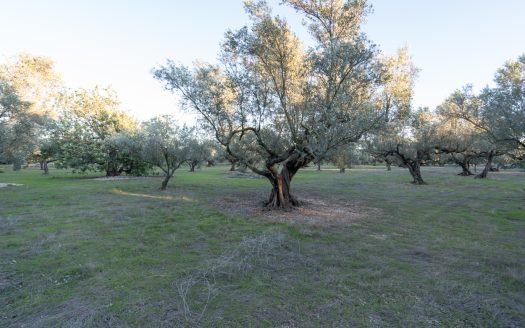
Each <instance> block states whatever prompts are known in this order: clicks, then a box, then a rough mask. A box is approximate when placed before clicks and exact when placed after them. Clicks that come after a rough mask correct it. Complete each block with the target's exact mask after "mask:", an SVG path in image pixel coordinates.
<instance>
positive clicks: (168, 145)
mask: <svg viewBox="0 0 525 328" xmlns="http://www.w3.org/2000/svg"><path fill="white" fill-rule="evenodd" d="M190 135H191V131H190V130H189V129H187V128H179V127H177V125H176V124H175V121H174V120H173V118H172V117H170V116H160V117H156V118H153V119H151V120H149V121H147V122H145V123H143V126H142V132H141V143H142V159H143V160H144V161H146V162H147V163H149V164H151V165H153V166H156V167H158V168H159V169H161V170H162V172H164V180H162V184H161V187H160V189H161V190H166V188H167V187H168V182H169V181H170V179H171V178H172V177H173V175H174V174H175V171H176V170H177V169H179V168H180V167H181V166H182V165H183V164H185V163H186V162H187V161H188V155H189V153H190V148H189V147H188V139H189V137H190Z"/></svg>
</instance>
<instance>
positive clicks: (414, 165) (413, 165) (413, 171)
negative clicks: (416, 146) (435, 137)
mask: <svg viewBox="0 0 525 328" xmlns="http://www.w3.org/2000/svg"><path fill="white" fill-rule="evenodd" d="M405 164H406V166H407V167H408V171H409V172H410V175H412V178H413V179H414V181H412V183H413V184H417V185H425V184H427V183H426V182H425V181H424V180H423V177H422V176H421V165H420V164H419V161H417V160H415V161H407V162H406V163H405Z"/></svg>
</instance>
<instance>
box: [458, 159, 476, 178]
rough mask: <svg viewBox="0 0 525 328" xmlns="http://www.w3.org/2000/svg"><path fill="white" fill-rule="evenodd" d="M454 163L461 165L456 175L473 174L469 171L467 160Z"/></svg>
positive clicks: (465, 175) (466, 175)
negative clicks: (459, 171)
mask: <svg viewBox="0 0 525 328" xmlns="http://www.w3.org/2000/svg"><path fill="white" fill-rule="evenodd" d="M456 163H457V164H458V165H459V166H460V167H461V173H458V175H461V176H464V177H468V176H471V175H474V174H473V173H472V172H470V169H469V166H470V164H469V162H468V161H456Z"/></svg>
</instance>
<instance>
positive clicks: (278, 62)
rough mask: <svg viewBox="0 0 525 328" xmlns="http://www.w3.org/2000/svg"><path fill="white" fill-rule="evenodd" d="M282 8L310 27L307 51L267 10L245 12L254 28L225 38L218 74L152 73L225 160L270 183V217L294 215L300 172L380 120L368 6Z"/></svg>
mask: <svg viewBox="0 0 525 328" xmlns="http://www.w3.org/2000/svg"><path fill="white" fill-rule="evenodd" d="M283 2H284V3H285V4H287V5H290V6H292V7H293V8H294V9H296V11H297V12H298V13H299V14H301V15H302V16H303V17H304V18H305V21H306V22H308V27H309V30H310V32H311V36H312V38H313V41H314V42H315V45H314V46H313V47H311V48H310V49H306V50H305V49H304V48H303V45H302V43H301V40H299V39H298V38H297V36H296V35H295V34H294V33H293V32H292V31H291V30H290V27H289V25H288V24H287V22H286V20H285V19H284V18H282V17H279V16H274V15H272V13H271V10H270V8H269V7H268V5H267V3H266V2H265V1H259V2H246V3H245V8H246V11H247V13H248V14H249V16H250V18H251V24H250V26H247V27H244V28H241V29H239V30H236V31H228V32H226V34H225V39H224V42H223V43H222V51H221V53H220V56H219V58H220V60H219V64H218V65H212V64H196V65H194V66H193V67H191V68H190V67H186V66H183V65H179V64H177V63H175V62H173V61H168V62H167V64H166V65H164V66H161V67H158V68H156V69H154V71H153V74H154V76H155V78H157V79H159V80H160V81H162V82H164V83H165V87H166V89H167V90H170V91H172V92H175V93H177V94H179V95H180V96H181V99H182V102H183V105H184V106H185V107H186V108H188V109H190V110H193V111H196V112H198V113H200V115H201V118H202V119H203V121H204V123H205V125H206V126H207V128H208V129H209V130H210V131H212V133H213V134H214V135H215V137H216V139H217V140H218V141H219V142H220V144H221V145H222V146H223V147H224V148H225V152H226V155H227V156H231V157H232V158H234V159H236V160H238V162H239V163H241V164H244V165H246V166H247V167H249V168H250V169H251V170H252V171H253V172H255V173H257V174H260V175H262V176H264V177H266V178H267V179H268V180H269V181H270V182H271V184H272V186H273V188H272V192H271V194H270V198H269V199H268V201H267V202H266V205H267V206H269V207H288V206H297V205H299V204H300V202H299V201H298V200H297V199H296V198H295V197H294V196H293V195H292V194H291V193H290V183H291V180H292V178H293V177H294V175H295V174H296V173H297V171H298V170H299V169H300V168H302V167H304V166H306V165H307V164H308V163H310V162H311V161H313V160H314V159H315V158H316V157H317V156H320V157H322V156H324V155H326V154H327V153H328V152H330V151H332V150H333V149H337V148H338V147H341V146H344V145H346V144H348V143H351V142H355V141H357V140H359V139H360V138H361V136H362V135H363V134H364V133H366V132H368V131H369V130H371V129H373V128H374V127H376V126H377V123H378V122H379V121H381V119H382V118H383V117H384V116H385V110H384V107H382V106H377V103H378V98H377V97H378V95H379V94H380V92H378V89H380V87H381V80H382V79H381V68H380V66H381V65H380V63H379V61H378V60H377V54H378V51H377V50H376V48H375V46H374V45H373V44H372V43H371V42H369V41H368V40H367V39H366V36H365V35H364V34H363V33H362V32H361V30H360V25H361V23H362V20H363V18H364V17H365V15H366V14H367V12H368V9H369V7H368V5H367V4H366V2H365V1H361V0H353V1H343V0H323V1H309V0H287V1H283Z"/></svg>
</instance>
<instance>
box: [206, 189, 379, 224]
mask: <svg viewBox="0 0 525 328" xmlns="http://www.w3.org/2000/svg"><path fill="white" fill-rule="evenodd" d="M263 199H265V196H263V195H261V194H257V195H229V196H225V197H217V198H215V199H213V200H212V201H211V202H210V204H211V205H212V206H213V207H216V208H219V209H220V210H221V211H225V212H228V213H230V214H235V215H241V216H244V217H249V218H256V219H263V220H270V221H275V222H286V223H306V224H313V225H346V224H351V223H353V222H355V221H358V220H363V219H366V218H369V217H376V216H378V215H379V214H381V210H380V209H378V208H374V207H369V206H365V205H363V204H358V203H355V202H351V201H347V200H339V199H338V200H334V199H330V200H329V199H323V198H319V197H318V196H317V195H316V196H315V198H314V197H311V196H310V197H299V199H300V201H301V202H302V206H300V207H298V208H292V209H288V210H269V209H266V208H265V207H264V206H263V203H262V201H261V200H263Z"/></svg>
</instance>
